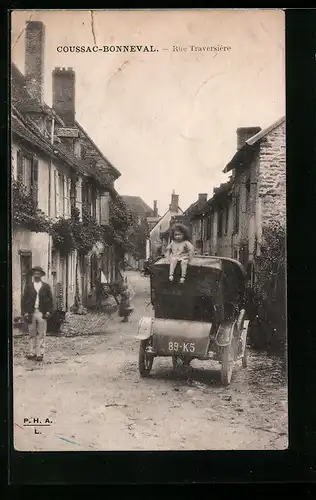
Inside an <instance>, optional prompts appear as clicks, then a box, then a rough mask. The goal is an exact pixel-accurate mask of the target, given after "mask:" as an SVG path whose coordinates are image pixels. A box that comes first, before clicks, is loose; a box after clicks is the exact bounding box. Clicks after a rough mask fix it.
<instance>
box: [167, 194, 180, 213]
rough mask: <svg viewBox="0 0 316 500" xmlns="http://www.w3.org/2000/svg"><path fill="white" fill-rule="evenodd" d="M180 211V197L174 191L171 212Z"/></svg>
mask: <svg viewBox="0 0 316 500" xmlns="http://www.w3.org/2000/svg"><path fill="white" fill-rule="evenodd" d="M178 209H179V195H178V194H175V192H174V190H173V192H172V195H171V203H170V205H169V210H170V212H175V213H178Z"/></svg>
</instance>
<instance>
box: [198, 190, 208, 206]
mask: <svg viewBox="0 0 316 500" xmlns="http://www.w3.org/2000/svg"><path fill="white" fill-rule="evenodd" d="M206 202H207V193H199V197H198V206H199V208H202V207H203V206H204V205H205V203H206Z"/></svg>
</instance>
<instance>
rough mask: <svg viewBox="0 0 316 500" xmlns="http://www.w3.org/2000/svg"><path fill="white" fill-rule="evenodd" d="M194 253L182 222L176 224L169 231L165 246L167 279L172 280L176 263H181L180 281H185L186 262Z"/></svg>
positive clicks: (187, 232) (186, 229)
mask: <svg viewBox="0 0 316 500" xmlns="http://www.w3.org/2000/svg"><path fill="white" fill-rule="evenodd" d="M193 255H194V247H193V245H192V243H190V241H189V231H188V228H187V227H186V226H184V225H183V224H176V225H175V226H174V227H173V228H172V231H171V242H170V243H169V245H168V246H167V248H166V257H167V258H168V259H169V261H170V270H169V281H173V275H174V271H175V268H176V266H177V263H178V262H180V264H181V279H180V283H184V282H185V278H186V275H187V268H188V263H189V262H190V260H191V258H192V257H193Z"/></svg>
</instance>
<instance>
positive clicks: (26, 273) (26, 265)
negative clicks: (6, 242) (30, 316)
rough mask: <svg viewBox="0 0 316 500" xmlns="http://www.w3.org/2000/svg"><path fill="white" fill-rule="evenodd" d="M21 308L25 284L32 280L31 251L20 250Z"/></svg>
mask: <svg viewBox="0 0 316 500" xmlns="http://www.w3.org/2000/svg"><path fill="white" fill-rule="evenodd" d="M20 261H21V310H22V297H23V293H24V289H25V285H27V284H30V283H31V282H32V252H21V253H20Z"/></svg>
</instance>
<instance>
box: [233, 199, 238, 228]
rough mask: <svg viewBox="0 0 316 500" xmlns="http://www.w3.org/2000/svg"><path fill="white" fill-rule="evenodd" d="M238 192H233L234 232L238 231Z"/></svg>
mask: <svg viewBox="0 0 316 500" xmlns="http://www.w3.org/2000/svg"><path fill="white" fill-rule="evenodd" d="M239 206H240V202H239V193H235V198H234V211H233V214H234V233H238V232H239Z"/></svg>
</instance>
